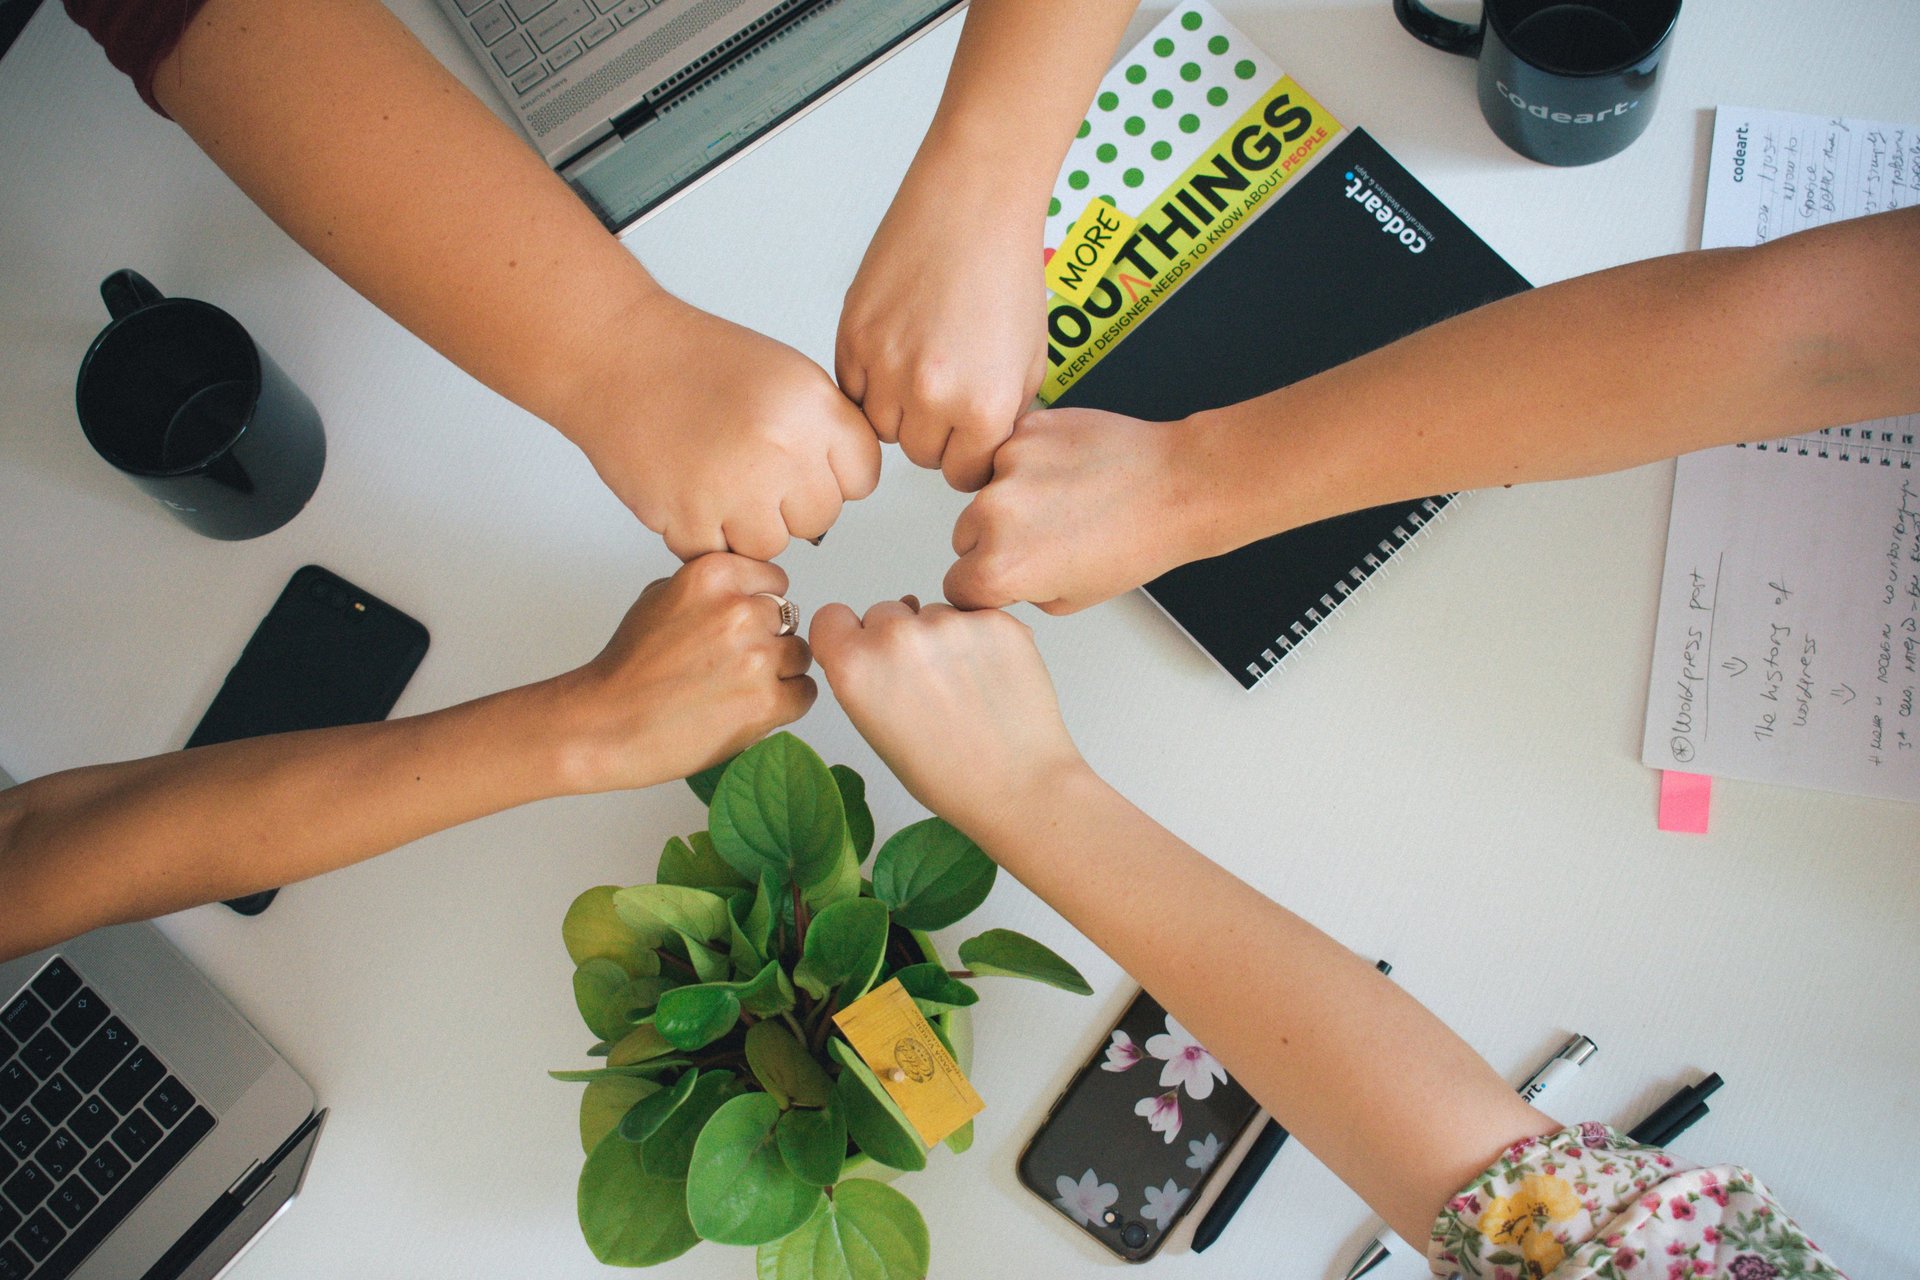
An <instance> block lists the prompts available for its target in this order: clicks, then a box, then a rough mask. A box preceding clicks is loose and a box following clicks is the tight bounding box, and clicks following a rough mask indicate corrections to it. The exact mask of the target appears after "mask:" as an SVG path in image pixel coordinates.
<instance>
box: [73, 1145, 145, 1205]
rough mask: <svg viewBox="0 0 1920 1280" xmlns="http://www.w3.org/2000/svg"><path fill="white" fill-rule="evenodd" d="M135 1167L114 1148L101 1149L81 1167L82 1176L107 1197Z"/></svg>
mask: <svg viewBox="0 0 1920 1280" xmlns="http://www.w3.org/2000/svg"><path fill="white" fill-rule="evenodd" d="M132 1167H133V1166H132V1165H130V1164H128V1163H127V1161H126V1158H125V1157H123V1156H122V1155H121V1154H120V1153H119V1152H118V1151H115V1150H114V1149H113V1148H112V1147H101V1148H100V1149H99V1150H98V1151H96V1152H94V1153H93V1154H92V1155H90V1156H88V1157H87V1160H86V1163H85V1164H83V1165H81V1166H80V1176H81V1177H83V1178H85V1179H86V1180H87V1182H88V1184H89V1185H91V1186H92V1187H93V1189H94V1190H95V1191H98V1192H99V1193H100V1194H101V1195H106V1194H107V1193H108V1192H109V1191H112V1190H113V1189H114V1188H115V1187H117V1186H119V1185H120V1179H122V1178H124V1177H126V1176H127V1170H129V1169H131V1168H132Z"/></svg>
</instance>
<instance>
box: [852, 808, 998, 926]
mask: <svg viewBox="0 0 1920 1280" xmlns="http://www.w3.org/2000/svg"><path fill="white" fill-rule="evenodd" d="M998 871H999V868H997V867H995V866H994V865H993V859H991V858H989V857H987V855H986V854H984V853H982V852H980V847H979V846H978V845H976V844H974V842H973V841H971V840H969V839H967V838H966V837H965V836H963V835H961V834H960V832H958V831H956V830H955V829H954V828H953V827H952V826H951V825H949V824H948V823H947V822H946V821H945V820H944V819H941V818H928V819H926V820H925V821H922V822H916V823H914V824H913V825H912V826H910V827H904V828H902V829H901V830H899V831H896V832H895V833H894V834H893V838H892V839H890V840H888V841H887V842H886V844H884V845H882V846H881V848H880V852H879V853H877V854H875V855H874V857H873V896H874V897H876V898H878V899H880V901H882V902H884V903H886V904H887V905H888V906H889V907H892V908H893V919H894V922H895V923H896V924H900V925H903V926H904V927H906V928H908V929H944V928H946V927H947V926H948V925H950V924H955V923H957V922H959V921H961V920H964V919H966V918H967V916H968V915H969V914H970V913H971V912H972V911H973V909H974V908H975V907H977V906H979V905H980V904H981V903H982V902H985V901H986V900H987V893H988V891H990V890H991V889H992V888H993V878H994V876H995V875H996V874H998Z"/></svg>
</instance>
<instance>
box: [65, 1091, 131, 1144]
mask: <svg viewBox="0 0 1920 1280" xmlns="http://www.w3.org/2000/svg"><path fill="white" fill-rule="evenodd" d="M116 1119H118V1117H116V1116H115V1115H114V1114H113V1108H112V1107H109V1106H108V1105H107V1104H106V1103H104V1102H102V1101H100V1099H98V1098H88V1099H87V1100H86V1101H85V1102H83V1103H81V1104H80V1105H79V1106H78V1107H76V1108H75V1109H74V1112H73V1114H72V1115H70V1116H68V1117H67V1128H68V1129H71V1130H72V1131H73V1136H74V1137H76V1138H78V1139H80V1145H81V1146H83V1147H97V1146H99V1145H100V1144H101V1143H103V1142H105V1141H106V1140H107V1135H108V1134H109V1133H112V1132H113V1124H114V1121H115V1120H116Z"/></svg>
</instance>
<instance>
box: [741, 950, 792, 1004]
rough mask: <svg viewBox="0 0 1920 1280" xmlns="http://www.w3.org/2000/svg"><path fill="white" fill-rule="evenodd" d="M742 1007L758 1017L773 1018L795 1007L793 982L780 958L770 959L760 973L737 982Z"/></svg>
mask: <svg viewBox="0 0 1920 1280" xmlns="http://www.w3.org/2000/svg"><path fill="white" fill-rule="evenodd" d="M734 992H735V994H736V995H738V996H739V997H740V1007H741V1008H742V1009H745V1010H746V1011H747V1012H748V1013H750V1014H752V1015H753V1016H754V1017H756V1018H773V1017H778V1016H779V1015H780V1014H783V1013H785V1012H786V1011H787V1010H789V1009H791V1008H793V982H792V980H791V979H789V978H788V977H787V971H786V970H785V969H782V968H781V967H780V962H779V961H778V960H769V961H767V963H766V966H765V967H764V968H762V969H761V970H760V972H759V973H757V974H755V975H754V976H753V977H751V978H749V979H748V980H747V981H745V982H736V983H735V984H734Z"/></svg>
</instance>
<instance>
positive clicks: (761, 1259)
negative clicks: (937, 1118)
mask: <svg viewBox="0 0 1920 1280" xmlns="http://www.w3.org/2000/svg"><path fill="white" fill-rule="evenodd" d="M688 783H689V785H690V786H692V788H693V790H694V793H695V794H696V795H698V796H699V797H700V798H701V800H703V801H704V802H706V804H707V806H708V813H707V829H706V830H705V831H700V832H695V833H694V834H693V835H691V836H689V837H687V838H686V839H684V840H683V839H680V838H679V837H675V838H673V839H670V840H668V841H667V844H666V848H665V849H664V850H663V851H662V853H661V855H660V866H659V870H658V873H657V875H656V877H655V881H656V882H655V883H653V884H642V885H636V886H633V887H631V888H620V887H617V886H614V885H602V886H599V887H597V888H593V889H589V890H587V891H586V892H585V893H583V894H581V895H580V896H579V897H578V898H576V899H575V900H574V902H573V905H572V906H571V907H570V908H568V910H567V915H566V920H565V922H564V923H563V925H562V928H561V932H562V934H563V936H564V938H565V941H566V946H567V953H568V955H570V956H571V957H572V958H573V962H574V964H575V966H576V968H575V969H574V975H573V993H574V1001H575V1003H576V1004H577V1005H578V1006H579V1009H580V1016H581V1017H582V1018H583V1019H585V1021H586V1024H587V1028H588V1030H589V1031H590V1032H592V1034H593V1035H595V1036H596V1037H597V1038H598V1040H599V1043H597V1044H595V1045H594V1046H593V1047H592V1048H591V1049H590V1050H589V1051H588V1052H589V1053H590V1054H591V1055H593V1056H595V1057H604V1059H605V1063H604V1065H601V1066H598V1067H592V1068H588V1069H585V1070H578V1071H555V1072H552V1073H551V1074H552V1075H553V1076H554V1078H556V1079H559V1080H570V1081H582V1082H584V1083H585V1084H586V1086H587V1087H586V1093H585V1094H584V1095H583V1096H582V1098H581V1100H580V1141H581V1146H582V1147H583V1148H584V1149H585V1151H586V1152H587V1161H586V1165H585V1166H584V1167H583V1168H582V1169H581V1171H580V1182H579V1211H580V1229H581V1232H582V1234H583V1235H584V1236H585V1237H586V1240H587V1244H588V1246H589V1247H590V1248H591V1249H592V1250H593V1253H594V1256H596V1257H598V1258H599V1259H600V1260H601V1261H603V1262H609V1263H615V1264H619V1265H622V1266H636V1267H640V1266H650V1265H652V1264H654V1263H659V1262H664V1261H666V1260H667V1259H669V1258H675V1257H678V1256H679V1255H681V1254H683V1253H685V1252H686V1251H687V1250H689V1249H691V1248H692V1247H693V1246H694V1245H696V1244H698V1243H699V1242H700V1241H701V1240H711V1241H715V1242H717V1243H721V1244H739V1245H752V1246H755V1247H756V1248H757V1250H758V1255H757V1272H756V1274H757V1276H758V1277H759V1280H848V1278H850V1277H858V1278H859V1280H920V1278H921V1277H924V1276H925V1275H926V1274H927V1266H928V1237H927V1227H926V1223H925V1221H924V1220H923V1219H922V1218H921V1216H920V1212H919V1210H918V1209H916V1208H915V1207H914V1204H913V1202H912V1201H911V1200H909V1199H907V1197H906V1196H905V1195H903V1194H901V1193H900V1192H899V1191H897V1190H895V1189H894V1188H893V1187H891V1186H889V1185H886V1183H885V1181H884V1179H886V1178H890V1177H892V1176H893V1175H894V1173H895V1172H896V1171H901V1170H907V1171H911V1170H915V1169H920V1168H922V1167H924V1166H925V1164H926V1160H927V1152H926V1148H925V1147H924V1146H923V1144H922V1143H921V1141H920V1138H919V1136H918V1134H917V1133H916V1132H915V1130H914V1128H913V1126H912V1125H911V1124H910V1123H909V1122H908V1121H907V1118H906V1116H905V1115H904V1114H903V1113H902V1112H901V1110H900V1108H899V1106H898V1105H897V1104H896V1103H895V1102H894V1100H893V1098H892V1097H891V1096H890V1095H889V1094H888V1093H887V1091H886V1089H885V1087H884V1086H883V1085H882V1084H881V1083H880V1081H879V1080H878V1079H877V1078H876V1077H875V1076H874V1074H873V1072H872V1071H871V1070H869V1069H868V1067H867V1065H866V1064H865V1063H864V1062H862V1061H861V1060H860V1058H859V1057H858V1055H856V1054H855V1053H854V1052H853V1051H852V1048H851V1046H849V1045H848V1044H847V1042H846V1041H845V1040H844V1039H843V1038H842V1037H841V1036H840V1035H839V1034H838V1031H837V1028H836V1027H835V1026H834V1022H833V1015H834V1014H835V1013H837V1012H838V1011H839V1010H841V1009H844V1008H846V1007H847V1006H848V1005H850V1004H852V1003H853V1002H854V1001H855V1000H858V999H859V998H860V997H861V996H862V995H864V994H866V993H867V992H868V991H870V990H872V989H873V988H874V987H876V986H878V985H880V984H882V983H884V982H886V981H888V980H889V979H893V978H898V979H899V980H900V983H901V985H902V986H903V988H904V989H905V990H906V991H907V993H908V994H909V995H911V996H912V997H913V1000H914V1002H915V1004H916V1005H918V1006H919V1008H920V1010H921V1012H922V1013H924V1014H925V1015H926V1016H927V1018H928V1020H929V1022H930V1023H931V1025H932V1026H933V1028H934V1030H935V1033H936V1034H937V1035H939V1037H940V1038H941V1040H942V1041H944V1042H945V1044H946V1046H947V1048H948V1050H949V1052H951V1053H952V1054H953V1055H954V1057H955V1058H956V1060H958V1061H959V1062H960V1064H961V1066H962V1067H963V1068H964V1067H965V1066H967V1065H968V1059H969V1058H970V1057H971V1031H970V1027H969V1023H968V1017H969V1014H968V1008H969V1006H971V1005H973V1004H974V1003H975V1002H976V1001H978V999H979V994H978V993H977V992H976V991H975V990H974V989H973V988H972V987H971V986H969V985H968V980H969V979H972V978H976V977H981V976H988V975H999V976H1006V977H1020V978H1031V979H1035V980H1037V981H1040V982H1045V983H1048V984H1050V985H1053V986H1056V987H1060V988H1062V989H1064V990H1068V991H1073V992H1077V993H1079V994H1082V995H1085V994H1088V993H1089V991H1090V988H1089V987H1088V986H1087V983H1086V980H1085V979H1084V978H1082V977H1081V976H1080V974H1079V973H1078V971H1076V970H1075V969H1074V967H1073V966H1072V965H1070V964H1068V963H1067V962H1066V961H1065V960H1063V959H1061V958H1060V957H1059V956H1058V955H1056V954H1054V952H1052V951H1051V950H1049V949H1048V948H1047V947H1045V946H1042V945H1041V944H1040V943H1038V942H1035V941H1034V940H1033V939H1031V938H1027V937H1023V936H1022V935H1020V934H1017V933H1013V932H1011V931H1010V930H1005V929H990V930H988V931H986V932H984V933H981V934H979V935H977V936H975V937H972V938H969V939H967V941H965V942H963V943H961V944H960V947H959V960H960V963H961V964H962V965H963V966H965V967H964V968H960V969H949V968H948V967H947V965H946V964H945V963H944V962H943V961H942V960H941V958H940V956H939V953H938V952H937V951H936V950H935V948H934V945H933V942H932V940H931V938H930V937H929V936H928V934H929V933H930V932H931V931H932V930H936V929H944V928H947V927H948V926H950V925H953V924H956V923H958V922H959V921H960V920H962V919H964V918H965V917H966V916H967V915H968V914H969V913H971V912H972V911H973V909H974V908H975V907H978V906H979V905H980V904H981V902H983V901H984V900H985V899H986V896H987V892H988V891H989V890H990V889H991V888H992V887H993V880H994V875H995V867H994V864H993V863H992V861H990V860H989V859H988V858H987V856H986V855H985V854H984V853H982V852H981V851H980V850H979V849H978V848H977V847H976V846H975V845H974V844H973V842H972V841H971V840H968V839H967V837H966V836H964V835H962V834H961V833H960V832H959V831H957V830H955V829H954V828H953V827H952V826H949V825H948V824H947V823H945V822H943V821H941V820H940V819H938V818H928V819H926V820H924V821H921V822H917V823H914V824H913V825H911V826H908V827H906V828H904V829H902V830H901V831H899V832H897V833H896V834H895V835H894V836H893V837H892V838H891V839H889V840H888V841H887V842H886V843H885V844H884V845H883V846H882V847H881V849H880V851H879V852H878V853H877V854H875V855H874V856H873V864H872V870H871V878H868V877H867V876H865V875H863V874H862V871H861V868H862V866H863V865H864V864H865V862H866V860H867V857H868V855H869V853H871V852H872V849H873V843H874V829H873V816H872V813H871V812H870V811H869V810H868V808H867V803H866V784H865V783H864V781H863V780H862V779H861V777H860V775H859V774H857V773H855V772H854V771H853V770H852V769H850V768H848V767H846V766H845V765H834V766H833V767H832V768H831V769H829V768H828V767H827V765H826V764H825V763H824V762H823V761H822V760H821V759H820V757H819V756H818V755H817V754H815V753H814V751H813V750H812V749H811V748H809V747H808V746H807V745H806V744H805V743H803V742H801V741H800V740H799V739H798V738H796V737H794V736H793V735H792V734H788V733H781V734H776V735H775V736H773V737H771V738H768V739H766V740H765V741H763V742H760V743H758V744H756V745H755V746H753V747H751V748H749V749H748V750H746V751H744V752H742V753H741V754H740V755H738V756H736V757H734V758H733V759H732V760H731V761H728V762H727V763H726V764H724V765H721V766H717V767H716V768H714V769H710V770H708V771H707V772H705V773H703V774H699V775H696V776H695V777H693V778H689V779H688ZM972 1136H973V1126H972V1124H971V1123H968V1124H967V1125H966V1126H964V1127H963V1128H961V1129H960V1130H958V1131H957V1132H955V1133H954V1134H953V1135H952V1136H951V1137H949V1138H948V1139H947V1140H946V1145H947V1146H948V1147H950V1148H952V1149H953V1150H954V1151H956V1152H957V1151H964V1150H965V1149H966V1148H967V1146H968V1144H969V1143H971V1141H972Z"/></svg>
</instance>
